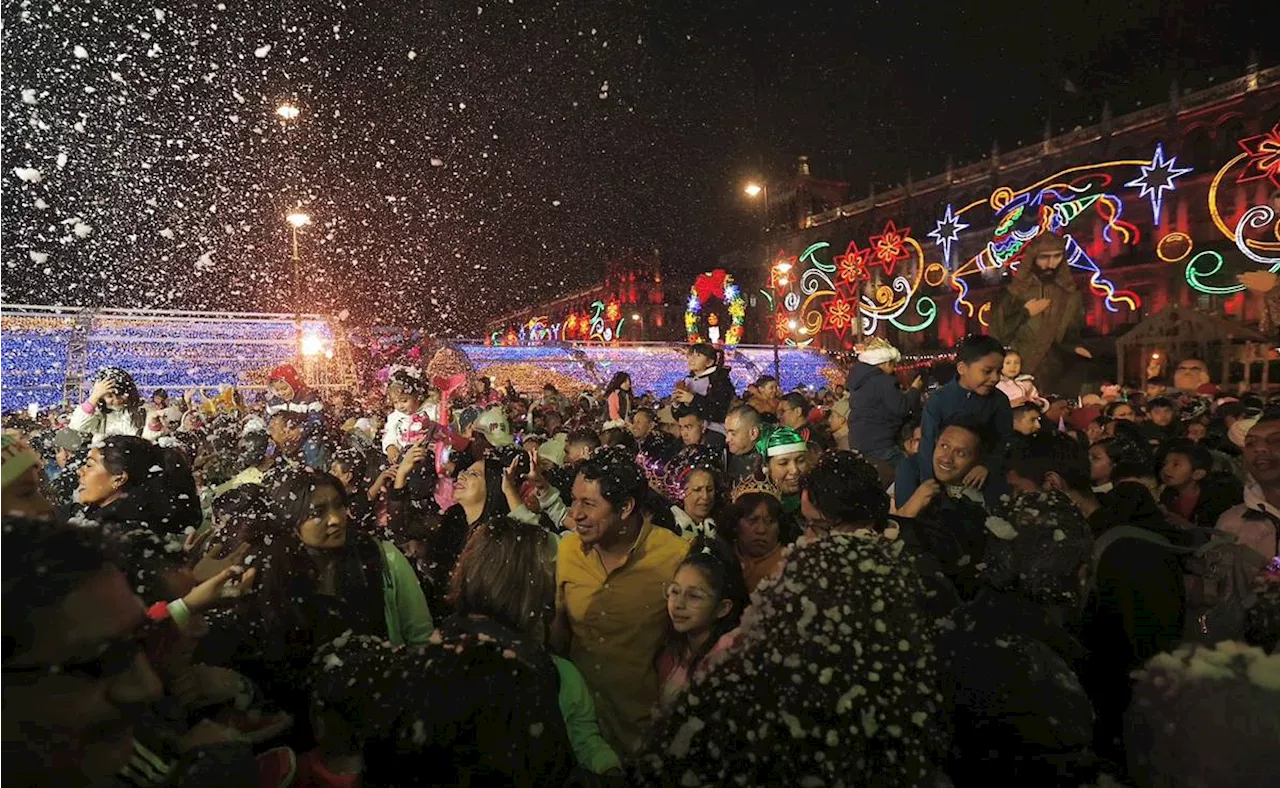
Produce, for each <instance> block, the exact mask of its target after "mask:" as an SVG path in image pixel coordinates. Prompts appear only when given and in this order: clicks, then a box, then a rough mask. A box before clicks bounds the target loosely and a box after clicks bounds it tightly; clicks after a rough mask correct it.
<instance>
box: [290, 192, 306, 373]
mask: <svg viewBox="0 0 1280 788" xmlns="http://www.w3.org/2000/svg"><path fill="white" fill-rule="evenodd" d="M284 220H285V221H286V222H288V223H289V227H290V228H292V234H293V313H294V318H293V319H294V333H295V334H296V340H297V343H298V350H299V352H301V351H302V257H300V256H299V255H298V231H299V230H301V229H302V228H303V227H306V226H307V225H308V224H311V217H310V216H308V215H307V214H305V213H303V212H302V211H294V212H293V213H290V214H289V215H288V216H286V217H284Z"/></svg>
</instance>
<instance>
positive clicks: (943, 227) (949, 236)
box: [929, 204, 969, 268]
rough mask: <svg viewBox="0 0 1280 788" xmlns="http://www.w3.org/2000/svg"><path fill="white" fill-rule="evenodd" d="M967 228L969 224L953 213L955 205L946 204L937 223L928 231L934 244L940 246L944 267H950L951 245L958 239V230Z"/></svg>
mask: <svg viewBox="0 0 1280 788" xmlns="http://www.w3.org/2000/svg"><path fill="white" fill-rule="evenodd" d="M967 229H969V225H967V224H965V223H964V222H962V221H960V217H958V216H956V214H955V206H953V205H950V204H948V205H947V210H946V211H945V212H944V213H943V214H942V218H941V219H939V220H938V224H937V225H936V226H935V227H934V228H933V231H932V232H930V233H929V237H930V238H932V239H933V242H934V244H936V245H937V246H941V247H942V260H943V264H944V265H946V267H948V268H950V267H951V245H952V244H954V243H956V242H957V241H959V240H960V231H961V230H967Z"/></svg>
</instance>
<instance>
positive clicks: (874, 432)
mask: <svg viewBox="0 0 1280 788" xmlns="http://www.w3.org/2000/svg"><path fill="white" fill-rule="evenodd" d="M845 388H846V389H847V390H848V391H849V448H852V449H857V450H858V451H860V452H862V453H863V454H865V455H867V456H868V457H879V458H881V459H888V458H889V456H890V455H892V453H893V450H894V448H895V447H896V446H897V445H898V433H899V432H901V431H902V425H903V423H904V422H905V421H906V420H907V417H908V416H909V415H910V414H911V411H912V410H914V409H915V408H916V407H918V406H919V404H920V391H919V390H918V389H911V390H910V391H908V392H906V393H903V392H902V390H901V389H899V388H898V380H897V378H895V377H894V376H893V375H886V374H884V373H883V372H881V371H880V369H879V367H873V366H871V365H870V364H864V363H863V362H861V361H857V362H854V365H853V369H851V370H849V377H848V378H847V379H846V381H845Z"/></svg>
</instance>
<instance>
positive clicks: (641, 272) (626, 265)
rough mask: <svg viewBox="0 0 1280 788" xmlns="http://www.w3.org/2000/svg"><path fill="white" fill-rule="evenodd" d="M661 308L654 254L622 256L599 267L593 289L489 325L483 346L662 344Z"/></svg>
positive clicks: (661, 289)
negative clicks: (600, 274)
mask: <svg viewBox="0 0 1280 788" xmlns="http://www.w3.org/2000/svg"><path fill="white" fill-rule="evenodd" d="M666 303H667V299H666V291H665V285H664V283H663V279H662V264H661V261H660V259H659V257H658V252H657V250H654V251H652V252H649V253H646V254H637V253H627V254H625V255H623V256H621V257H619V258H617V259H614V260H611V261H610V262H609V263H608V264H607V265H606V266H605V276H604V279H603V280H602V281H601V283H600V284H598V285H596V286H594V287H591V288H588V289H586V290H580V291H578V292H576V293H570V294H568V295H565V296H561V297H559V298H557V299H555V300H553V301H547V302H545V303H542V304H537V305H535V306H532V307H528V308H525V309H521V310H519V311H516V312H510V313H508V314H505V315H502V316H500V317H497V318H495V319H493V320H491V321H489V322H488V323H487V324H486V325H485V342H486V344H491V345H537V344H545V343H548V342H560V341H574V342H596V343H600V344H617V343H622V342H644V341H650V340H653V339H662V338H666V335H668V334H669V333H670V331H669V330H667V323H668V322H669V320H668V316H667V314H666Z"/></svg>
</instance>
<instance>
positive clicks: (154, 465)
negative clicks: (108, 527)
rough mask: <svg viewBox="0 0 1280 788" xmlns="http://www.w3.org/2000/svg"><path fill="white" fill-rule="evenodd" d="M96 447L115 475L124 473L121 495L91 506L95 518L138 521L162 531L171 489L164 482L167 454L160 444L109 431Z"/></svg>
mask: <svg viewBox="0 0 1280 788" xmlns="http://www.w3.org/2000/svg"><path fill="white" fill-rule="evenodd" d="M95 448H97V449H98V453H99V454H100V455H101V457H102V467H103V468H105V469H106V470H107V472H108V473H110V474H111V475H112V476H119V475H120V474H124V475H125V477H126V478H125V481H124V484H123V485H121V487H120V493H121V496H120V498H118V499H116V500H115V501H113V502H111V503H110V504H108V505H106V506H104V507H101V508H99V507H94V506H91V507H88V514H89V516H90V517H92V518H93V519H95V520H104V521H117V522H125V521H138V522H145V523H147V526H148V528H150V529H153V530H156V531H162V530H165V524H163V523H162V522H161V521H162V520H164V519H166V518H167V517H168V516H169V510H170V506H169V503H168V501H167V500H166V499H167V495H168V493H167V492H166V490H165V486H164V483H163V478H164V465H165V458H164V455H163V453H162V452H161V450H160V447H158V446H156V445H155V444H154V443H152V442H151V441H148V440H143V439H142V438H137V437H134V436H133V435H109V436H107V437H106V438H104V439H103V440H102V443H101V444H100V445H98V446H96V447H95Z"/></svg>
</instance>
